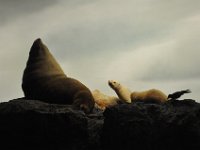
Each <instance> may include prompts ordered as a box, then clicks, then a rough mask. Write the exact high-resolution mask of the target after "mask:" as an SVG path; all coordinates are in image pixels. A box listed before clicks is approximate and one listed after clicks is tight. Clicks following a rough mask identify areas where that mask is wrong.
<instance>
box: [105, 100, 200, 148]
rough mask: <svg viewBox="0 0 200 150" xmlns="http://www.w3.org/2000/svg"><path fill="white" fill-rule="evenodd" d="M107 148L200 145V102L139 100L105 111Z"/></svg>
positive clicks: (185, 146)
mask: <svg viewBox="0 0 200 150" xmlns="http://www.w3.org/2000/svg"><path fill="white" fill-rule="evenodd" d="M104 116H105V120H104V127H103V133H102V137H101V140H102V145H103V148H104V149H120V150H123V149H125V150H131V149H140V150H141V149H144V150H171V149H200V104H199V103H196V102H195V101H193V100H183V101H177V100H171V101H168V102H166V103H163V104H159V103H145V102H136V103H133V104H131V105H120V106H116V107H112V108H109V109H107V110H106V111H105V112H104Z"/></svg>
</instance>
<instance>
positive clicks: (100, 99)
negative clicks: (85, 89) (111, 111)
mask: <svg viewBox="0 0 200 150" xmlns="http://www.w3.org/2000/svg"><path fill="white" fill-rule="evenodd" d="M92 95H93V97H94V101H95V107H96V108H99V109H101V110H105V109H106V108H107V107H110V106H114V105H117V104H118V103H117V102H118V101H119V98H117V97H114V96H108V95H105V94H103V93H102V92H100V91H99V90H94V91H93V92H92Z"/></svg>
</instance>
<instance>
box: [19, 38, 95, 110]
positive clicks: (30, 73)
mask: <svg viewBox="0 0 200 150" xmlns="http://www.w3.org/2000/svg"><path fill="white" fill-rule="evenodd" d="M22 89H23V92H24V95H25V97H26V99H37V100H41V101H44V102H48V103H55V104H73V105H74V106H75V107H76V108H78V109H82V110H83V111H84V112H85V113H90V112H91V111H92V109H93V107H94V98H93V96H92V93H91V92H90V90H89V89H88V88H87V87H86V86H85V85H84V84H82V83H81V82H79V81H78V80H76V79H73V78H69V77H67V76H66V75H65V73H64V72H63V70H62V68H61V67H60V65H59V64H58V63H57V61H56V60H55V58H54V57H53V56H52V54H51V53H50V52H49V50H48V48H47V47H46V46H45V45H44V44H43V43H42V41H41V39H37V40H35V41H34V43H33V45H32V47H31V50H30V53H29V58H28V61H27V64H26V68H25V70H24V74H23V81H22Z"/></svg>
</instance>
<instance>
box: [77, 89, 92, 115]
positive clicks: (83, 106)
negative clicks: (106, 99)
mask: <svg viewBox="0 0 200 150" xmlns="http://www.w3.org/2000/svg"><path fill="white" fill-rule="evenodd" d="M94 104H95V102H94V98H93V96H92V94H91V93H90V92H89V91H80V92H78V93H77V94H76V95H75V96H74V100H73V106H74V107H75V108H76V109H79V110H82V111H84V112H85V113H86V114H88V113H91V112H92V110H93V108H94Z"/></svg>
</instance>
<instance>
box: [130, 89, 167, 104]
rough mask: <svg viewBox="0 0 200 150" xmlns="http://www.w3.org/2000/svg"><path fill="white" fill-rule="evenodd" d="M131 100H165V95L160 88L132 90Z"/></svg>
mask: <svg viewBox="0 0 200 150" xmlns="http://www.w3.org/2000/svg"><path fill="white" fill-rule="evenodd" d="M131 101H132V102H134V101H157V102H165V101H167V96H166V95H165V94H164V93H163V92H162V91H160V90H157V89H150V90H147V91H142V92H132V93H131Z"/></svg>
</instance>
